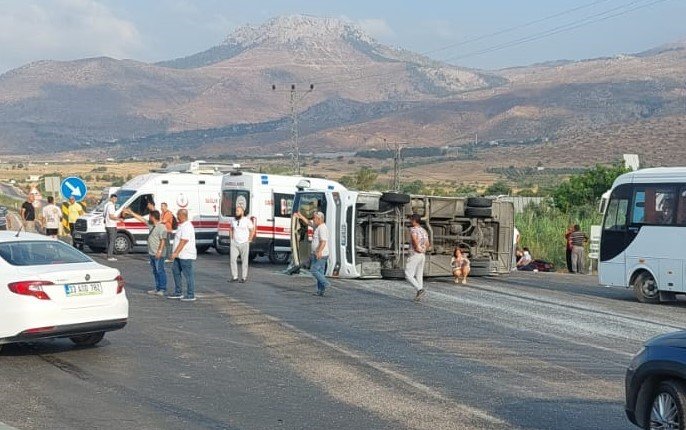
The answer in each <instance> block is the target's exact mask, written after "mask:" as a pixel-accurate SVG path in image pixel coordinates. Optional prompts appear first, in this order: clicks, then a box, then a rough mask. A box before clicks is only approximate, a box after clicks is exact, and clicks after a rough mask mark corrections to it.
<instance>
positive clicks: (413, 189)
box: [400, 179, 424, 194]
mask: <svg viewBox="0 0 686 430" xmlns="http://www.w3.org/2000/svg"><path fill="white" fill-rule="evenodd" d="M400 189H401V190H402V192H403V193H405V194H421V193H422V192H423V191H424V182H422V181H421V180H420V179H416V180H414V181H412V182H409V183H405V184H402V185H400Z"/></svg>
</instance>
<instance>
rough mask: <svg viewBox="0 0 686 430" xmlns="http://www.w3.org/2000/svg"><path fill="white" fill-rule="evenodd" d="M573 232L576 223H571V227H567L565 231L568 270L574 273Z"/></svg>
mask: <svg viewBox="0 0 686 430" xmlns="http://www.w3.org/2000/svg"><path fill="white" fill-rule="evenodd" d="M572 233H574V225H572V224H570V225H569V227H567V231H565V242H566V243H567V246H566V249H565V258H566V262H567V271H568V272H569V273H574V269H573V268H572V249H573V248H574V246H573V245H572V239H571V237H572Z"/></svg>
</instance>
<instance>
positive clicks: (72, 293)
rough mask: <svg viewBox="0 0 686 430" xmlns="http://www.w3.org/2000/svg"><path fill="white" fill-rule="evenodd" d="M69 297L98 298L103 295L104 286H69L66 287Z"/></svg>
mask: <svg viewBox="0 0 686 430" xmlns="http://www.w3.org/2000/svg"><path fill="white" fill-rule="evenodd" d="M64 292H65V293H66V295H67V297H76V296H97V295H100V294H102V284H100V282H91V283H89V284H67V285H65V286H64Z"/></svg>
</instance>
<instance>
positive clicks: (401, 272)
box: [381, 269, 405, 279]
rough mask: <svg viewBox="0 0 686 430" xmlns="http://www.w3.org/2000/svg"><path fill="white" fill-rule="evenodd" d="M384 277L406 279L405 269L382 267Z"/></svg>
mask: <svg viewBox="0 0 686 430" xmlns="http://www.w3.org/2000/svg"><path fill="white" fill-rule="evenodd" d="M381 277H382V278H384V279H405V269H381Z"/></svg>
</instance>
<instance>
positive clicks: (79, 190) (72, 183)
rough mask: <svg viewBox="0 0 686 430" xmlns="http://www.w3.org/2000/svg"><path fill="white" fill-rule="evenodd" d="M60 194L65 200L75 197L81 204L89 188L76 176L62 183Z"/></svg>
mask: <svg viewBox="0 0 686 430" xmlns="http://www.w3.org/2000/svg"><path fill="white" fill-rule="evenodd" d="M60 192H61V193H62V197H64V199H65V200H69V199H70V198H72V197H74V199H76V201H77V202H80V201H81V200H83V199H85V198H86V193H87V192H88V188H87V187H86V183H85V182H83V179H81V178H79V177H76V176H70V177H69V178H66V179H64V180H63V181H62V184H61V186H60Z"/></svg>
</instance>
